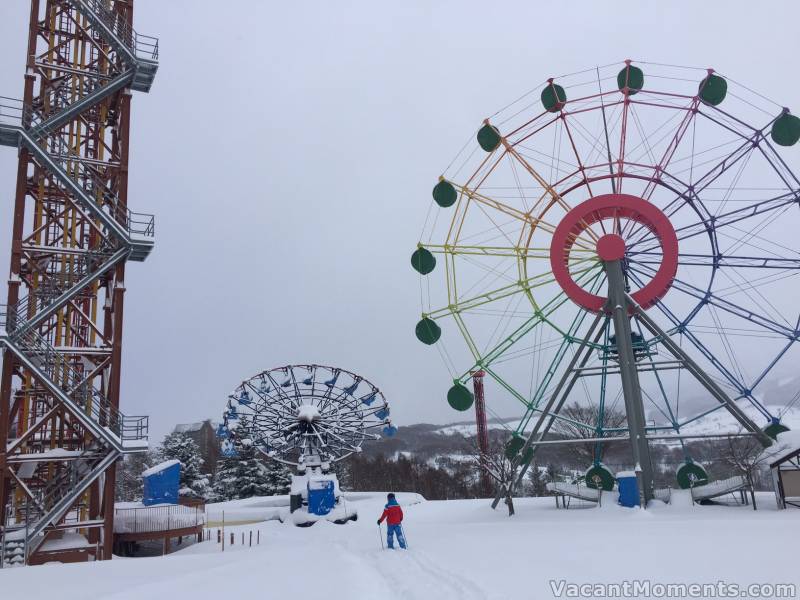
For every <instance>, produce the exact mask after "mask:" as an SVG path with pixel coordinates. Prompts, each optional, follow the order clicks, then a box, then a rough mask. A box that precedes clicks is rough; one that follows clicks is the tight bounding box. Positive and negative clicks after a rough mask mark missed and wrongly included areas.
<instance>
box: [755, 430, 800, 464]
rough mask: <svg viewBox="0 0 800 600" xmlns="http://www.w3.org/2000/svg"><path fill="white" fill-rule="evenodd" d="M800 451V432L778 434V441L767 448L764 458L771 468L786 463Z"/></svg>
mask: <svg viewBox="0 0 800 600" xmlns="http://www.w3.org/2000/svg"><path fill="white" fill-rule="evenodd" d="M798 450H800V430H795V431H784V432H781V433H779V434H778V440H777V441H776V442H775V443H774V444H772V446H770V447H769V448H766V449H765V450H764V453H763V455H762V456H763V457H764V458H765V459H766V461H767V462H768V464H769V465H770V466H771V467H774V466H775V465H776V464H778V463H781V462H783V461H785V460H786V459H787V458H789V457H790V456H793V455H794V454H796V453H797V452H798Z"/></svg>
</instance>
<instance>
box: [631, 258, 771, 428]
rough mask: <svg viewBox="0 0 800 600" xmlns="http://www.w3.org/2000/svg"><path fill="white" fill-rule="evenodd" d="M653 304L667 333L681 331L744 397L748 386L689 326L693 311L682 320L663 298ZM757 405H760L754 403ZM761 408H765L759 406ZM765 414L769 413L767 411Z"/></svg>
mask: <svg viewBox="0 0 800 600" xmlns="http://www.w3.org/2000/svg"><path fill="white" fill-rule="evenodd" d="M629 273H630V275H631V279H633V280H634V281H636V283H637V284H639V285H644V282H643V281H642V280H641V279H640V278H639V277H638V276H637V274H636V273H635V272H630V271H629ZM655 306H656V307H657V308H658V309H659V311H660V312H661V313H662V314H663V315H664V316H665V317H666V318H667V320H668V321H669V322H670V323H671V324H672V326H673V329H672V331H668V332H667V333H670V334H674V333H681V334H682V335H683V337H684V339H686V340H688V341H689V342H690V343H691V344H692V346H694V348H695V349H696V350H697V351H698V352H699V353H700V355H701V356H702V357H703V358H704V359H706V360H707V361H708V362H709V363H710V364H711V365H712V366H713V367H714V368H715V369H716V370H717V371H718V372H719V374H720V375H721V376H722V378H723V383H725V384H726V385H727V386H729V387H731V388H732V389H734V390H735V391H736V393H737V394H739V395H740V396H742V397H744V396H745V395H746V394H747V393H748V392H747V390H748V388H747V386H746V385H745V383H744V382H743V381H741V380H740V379H739V378H738V377H737V376H736V375H734V374H733V373H732V372H731V371H730V369H728V368H727V367H726V366H725V365H724V364H723V363H722V361H720V360H719V359H718V358H717V357H716V355H715V354H714V353H713V352H711V350H709V349H708V348H707V347H706V345H705V344H703V342H701V341H700V339H699V338H698V337H697V336H696V335H695V333H694V332H693V331H692V330H691V329H690V328H689V323H690V321H691V319H692V318H693V317H694V313H693V314H691V315H690V316H689V317H687V318H686V319H684V320H681V319H680V318H678V317H677V316H676V315H675V313H674V312H672V310H670V309H669V307H668V306H667V305H666V304H665V303H664V300H663V299H660V300H658V301H657V302H656V304H655ZM756 404H757V406H758V405H760V404H759V403H756ZM761 410H766V409H763V407H761ZM765 414H769V413H768V412H767V413H765Z"/></svg>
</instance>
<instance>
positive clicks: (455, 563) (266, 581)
mask: <svg viewBox="0 0 800 600" xmlns="http://www.w3.org/2000/svg"><path fill="white" fill-rule="evenodd" d="M398 497H399V500H400V502H401V504H404V505H405V506H404V511H405V514H406V521H405V531H406V535H407V537H408V542H409V546H410V550H409V551H407V552H403V551H399V550H396V551H389V550H381V545H380V544H381V542H380V539H379V535H378V528H377V526H376V524H375V520H376V518H377V517H378V515H379V514H380V512H381V509H382V505H383V502H384V497H383V496H382V495H371V494H359V495H358V496H354V497H350V500H349V502H350V503H353V504H356V505H357V506H358V510H359V520H358V521H357V522H355V523H349V524H347V525H334V524H333V523H328V522H320V523H317V524H315V525H314V526H313V527H310V528H307V529H301V528H297V527H294V526H292V525H291V524H289V523H283V524H282V523H280V522H278V521H267V522H263V523H258V524H255V525H242V526H237V527H230V528H226V531H228V530H232V531H234V532H236V543H235V544H234V546H232V547H231V546H227V547H226V549H225V552H224V553H222V552H221V551H220V546H219V545H218V544H217V543H216V534H214V535H213V536H212V541H210V542H203V543H200V544H195V545H193V546H190V547H188V548H186V549H184V550H181V551H179V552H176V553H174V554H172V555H170V556H167V557H163V558H162V557H157V558H128V559H115V560H113V561H109V562H103V563H91V564H74V565H46V566H42V567H30V568H19V569H10V570H6V571H2V572H0V589H2V592H3V593H2V597H3V598H23V597H25V598H42V599H44V598H48V599H49V598H53V597H56V596H57V597H59V598H69V599H72V598H75V599H79V598H85V597H88V595H87V591H86V590H87V586H91V590H92V597H94V598H110V599H114V600H141V599H142V598H173V599H180V598H192V599H197V598H209V599H212V598H213V599H215V600H216V599H218V598H241V597H244V598H251V597H258V598H268V599H272V598H276V599H277V598H332V599H347V600H352V599H368V600H376V599H383V598H386V599H395V598H396V599H403V600H413V599H426V600H427V599H435V600H447V599H450V598H457V599H458V600H470V599H478V598H481V599H483V598H487V599H498V600H499V599H503V600H505V599H510V598H531V599H533V598H536V599H539V598H542V599H544V598H552V597H554V596H553V593H552V591H551V587H550V583H549V582H550V581H553V582H555V583H554V585H557V584H558V582H560V581H561V580H563V581H565V582H567V583H595V582H612V583H613V582H623V581H631V580H633V579H637V580H650V581H652V582H654V583H687V584H689V583H709V582H710V583H715V582H717V581H726V582H729V583H738V584H751V583H765V582H769V583H784V582H785V583H794V584H800V570H798V569H797V564H796V562H797V561H796V556H797V552H796V545H797V532H798V531H799V530H800V529H799V528H800V510H785V511H778V510H776V508H775V500H774V496H773V495H772V494H766V493H762V494H760V495H759V510H758V511H756V512H754V511H753V510H752V508H749V507H735V506H733V507H731V506H704V507H700V506H694V507H693V506H691V504H690V502H686V503H683V504H682V505H673V506H667V505H663V504H660V503H656V505H655V506H654V507H653V508H651V509H650V510H647V511H641V510H638V509H623V508H620V507H618V506H616V505H614V504H613V503H612V502H606V501H605V500H604V504H603V506H602V507H600V508H583V509H569V510H563V509H556V507H555V502H554V500H553V499H552V498H530V499H521V500H518V501H517V515H516V516H514V517H512V518H509V517H508V516H507V515H506V514H505V512H504V511H502V510H497V511H492V510H491V509H490V508H489V507H488V502H487V501H486V500H456V501H442V502H424V501H422V502H420V498H419V497H418V496H417V495H415V494H398ZM271 501H273V499H266V498H263V499H252V500H249V501H238V502H235V503H231V504H230V510H241V509H243V508H246V506H248V505H251V506H252V505H253V504H258V503H269V502H271ZM253 508H254V509H258V508H261V509H266V508H269V507H268V506H261V507H258V506H253ZM255 529H258V530H260V538H261V544H260V545H258V546H254V547H252V548H250V547H246V546H245V547H243V546H241V545H240V543H239V542H240V533H239V532H240V531H250V530H255ZM382 532H385V527H384V528H382ZM254 539H255V538H254Z"/></svg>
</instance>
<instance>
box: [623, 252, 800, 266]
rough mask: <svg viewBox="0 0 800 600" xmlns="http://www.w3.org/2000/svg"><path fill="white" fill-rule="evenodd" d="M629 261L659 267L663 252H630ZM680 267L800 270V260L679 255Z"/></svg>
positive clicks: (772, 257) (722, 255) (771, 257)
mask: <svg viewBox="0 0 800 600" xmlns="http://www.w3.org/2000/svg"><path fill="white" fill-rule="evenodd" d="M628 259H629V260H630V261H631V262H633V263H634V264H642V265H659V264H661V261H662V254H661V252H656V251H651V252H643V251H638V252H630V253H629V254H628ZM678 265H681V266H694V267H711V266H716V267H732V268H754V269H781V270H783V269H800V258H779V257H774V256H737V255H730V254H723V253H720V254H717V255H713V254H691V253H683V252H680V253H678Z"/></svg>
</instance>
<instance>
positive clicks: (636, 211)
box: [550, 194, 678, 313]
mask: <svg viewBox="0 0 800 600" xmlns="http://www.w3.org/2000/svg"><path fill="white" fill-rule="evenodd" d="M617 218H619V219H626V220H629V221H635V222H636V223H638V224H640V225H642V226H643V227H645V228H646V229H648V230H649V231H650V232H651V233H652V234H653V235H654V236H655V237H656V239H657V240H658V241H659V244H660V245H661V255H662V257H661V264H660V265H659V267H658V270H657V271H656V274H655V276H654V277H653V279H651V280H650V282H649V283H647V284H646V285H645V286H644V287H643V288H642V289H640V290H637V291H636V292H633V293H632V294H631V296H632V297H633V299H634V300H635V301H636V303H637V304H639V305H640V306H641V307H642V308H645V309H646V308H650V307H651V306H653V305H654V304H655V303H656V302H658V300H659V299H660V298H662V297H663V296H664V294H666V293H667V291H668V290H669V288H670V286H671V285H672V281H673V279H675V274H676V273H677V271H678V237H677V235H676V234H675V229H674V228H673V227H672V223H670V221H669V218H668V217H667V215H665V214H664V213H663V212H661V211H660V210H659V209H658V208H657V207H656V206H655V205H653V204H651V203H650V202H647V201H646V200H643V199H641V198H638V197H636V196H631V195H628V194H604V195H602V196H595V197H594V198H591V199H590V200H587V201H585V202H582V203H580V204H579V205H578V206H576V207H575V208H573V209H572V210H570V211H569V212H568V213H567V214H566V215H565V216H564V218H563V219H561V222H560V223H559V224H558V226H557V227H556V230H555V233H553V239H552V241H551V243H550V266H551V267H552V269H553V275H555V278H556V281H558V283H559V285H560V286H561V288H562V289H563V290H564V292H566V294H567V296H569V297H570V299H571V300H572V301H573V302H575V303H576V304H577V305H578V306H581V307H583V308H585V309H586V310H589V311H591V312H594V313H598V312H601V311H602V310H603V307H604V306H605V304H606V298H603V297H602V296H597V295H595V294H592V293H590V292H587V291H586V290H584V289H583V288H582V287H581V286H579V285H578V284H577V283H576V282H575V280H574V279H572V275H570V272H569V268H568V264H569V262H568V261H569V255H570V252H571V251H572V246H573V245H574V243H575V240H576V239H577V237H578V236H579V235H580V234H581V233H583V232H584V231H586V230H587V229H588V228H589V227H590V226H591V225H593V224H594V223H597V222H598V221H601V220H603V219H617ZM597 253H598V255H599V257H600V259H601V260H606V261H610V260H619V259H621V258H623V257H624V255H625V240H623V239H622V238H621V237H620V236H619V235H616V234H613V233H612V234H607V235H604V236H603V237H601V238H600V239H599V240H598V242H597Z"/></svg>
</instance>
